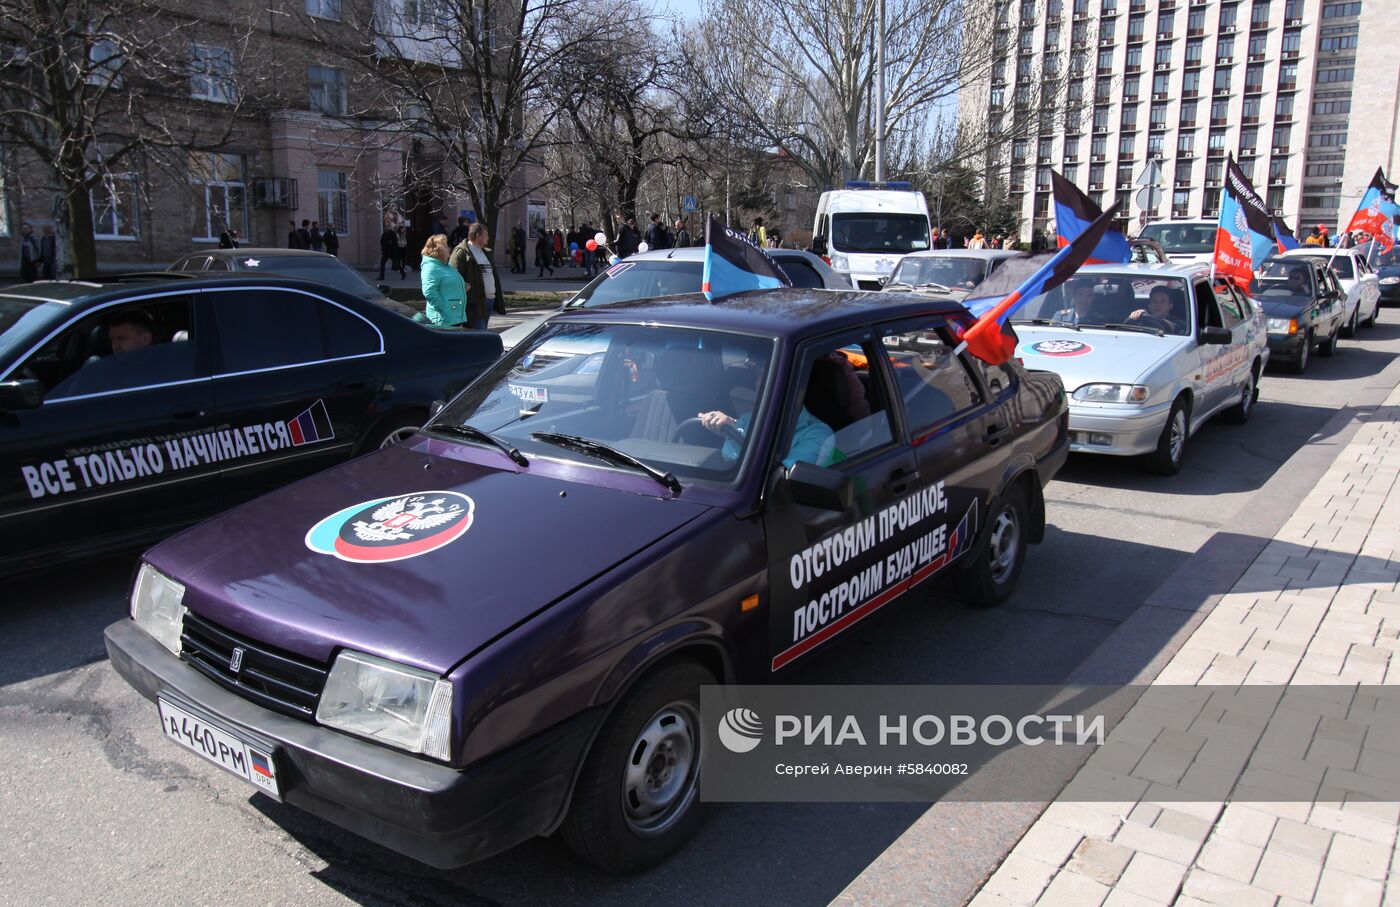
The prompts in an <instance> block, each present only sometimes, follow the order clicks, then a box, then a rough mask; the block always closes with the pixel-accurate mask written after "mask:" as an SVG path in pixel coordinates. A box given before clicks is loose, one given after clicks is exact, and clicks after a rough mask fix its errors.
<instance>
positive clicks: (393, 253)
mask: <svg viewBox="0 0 1400 907" xmlns="http://www.w3.org/2000/svg"><path fill="white" fill-rule="evenodd" d="M398 257H399V239H398V236H397V235H395V233H394V225H393V224H391V223H390V222H389V221H387V220H386V221H385V222H384V232H383V233H381V234H379V279H380V280H383V279H384V265H385V264H391V265H393V264H395V263H396V261H397V259H398ZM396 270H397V269H396ZM399 277H403V272H400V273H399Z"/></svg>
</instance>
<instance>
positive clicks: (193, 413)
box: [170, 409, 204, 419]
mask: <svg viewBox="0 0 1400 907" xmlns="http://www.w3.org/2000/svg"><path fill="white" fill-rule="evenodd" d="M202 415H204V410H202V409H172V410H171V411H170V418H172V419H198V418H199V417H200V416H202Z"/></svg>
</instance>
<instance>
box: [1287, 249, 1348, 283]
mask: <svg viewBox="0 0 1400 907" xmlns="http://www.w3.org/2000/svg"><path fill="white" fill-rule="evenodd" d="M1294 257H1296V258H1303V259H1306V260H1308V261H1321V262H1326V263H1328V264H1330V265H1331V266H1332V273H1333V274H1336V275H1337V276H1338V277H1340V278H1341V279H1342V280H1351V279H1352V278H1353V277H1355V276H1356V274H1355V272H1354V271H1353V270H1352V267H1351V256H1350V255H1337V256H1332V255H1297V256H1294Z"/></svg>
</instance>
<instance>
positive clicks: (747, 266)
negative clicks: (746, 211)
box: [700, 214, 792, 302]
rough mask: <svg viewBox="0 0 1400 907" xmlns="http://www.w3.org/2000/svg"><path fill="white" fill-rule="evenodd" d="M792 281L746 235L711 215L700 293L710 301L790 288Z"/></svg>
mask: <svg viewBox="0 0 1400 907" xmlns="http://www.w3.org/2000/svg"><path fill="white" fill-rule="evenodd" d="M790 286H792V280H791V279H790V278H789V277H788V276H787V274H785V273H784V272H783V269H782V268H781V267H779V265H778V263H777V262H776V261H774V260H773V259H772V258H770V257H769V256H768V253H766V252H764V251H763V250H762V249H760V248H759V247H758V246H756V245H754V244H753V243H752V242H750V241H749V238H748V237H747V236H745V235H744V234H742V233H740V232H738V231H736V230H731V229H729V228H728V227H726V226H725V225H724V224H723V223H721V222H720V219H719V218H718V217H716V216H715V215H713V214H711V215H710V220H709V223H708V224H706V226H705V265H704V269H703V270H702V272H701V275H700V291H701V292H702V293H704V294H705V298H706V299H708V300H709V301H710V302H714V301H715V300H718V299H723V298H724V297H725V296H729V295H732V294H734V293H743V292H745V291H748V290H774V289H777V288H778V287H790Z"/></svg>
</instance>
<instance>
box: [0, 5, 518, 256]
mask: <svg viewBox="0 0 1400 907" xmlns="http://www.w3.org/2000/svg"><path fill="white" fill-rule="evenodd" d="M369 4H374V5H375V8H376V10H378V13H379V14H380V15H393V16H396V17H398V19H399V20H401V21H404V22H407V23H409V24H410V25H411V24H412V23H413V21H414V19H413V17H414V16H415V15H418V14H419V12H418V11H419V10H427V9H429V7H428V6H426V5H425V4H422V3H418V2H416V0H293V2H291V3H287V4H280V3H279V4H269V3H266V2H263V0H228V2H227V3H225V4H223V5H219V6H215V7H196V6H195V5H194V4H190V3H188V2H185V0H176V2H172V3H170V4H168V6H167V7H166V9H167V10H168V16H169V20H170V22H171V34H172V35H174V34H178V35H179V36H180V37H179V38H178V42H180V43H179V46H176V47H172V49H171V53H172V54H181V55H185V56H187V59H188V65H189V71H188V75H187V82H185V83H182V84H180V85H179V86H177V88H176V91H175V92H171V94H178V95H179V97H178V98H177V99H176V100H177V101H178V103H179V104H180V105H181V107H182V111H183V115H185V116H188V117H190V118H191V121H192V123H193V124H194V125H195V126H204V127H206V128H204V129H203V130H202V131H203V132H204V133H206V134H210V133H218V132H220V131H221V130H224V131H227V133H228V138H227V140H226V141H225V142H223V143H222V144H221V145H220V146H219V147H218V150H217V151H212V152H211V151H199V152H195V151H191V152H189V153H188V154H187V155H186V156H185V157H186V159H185V160H184V161H179V162H177V163H175V164H174V165H172V164H171V162H170V161H168V160H167V161H162V162H160V163H159V164H157V163H156V162H155V161H153V160H151V159H149V158H148V157H145V156H141V157H137V158H135V159H134V160H133V161H132V162H131V163H129V164H127V165H123V167H122V169H121V170H120V171H119V172H115V173H112V174H110V176H108V177H106V178H104V179H103V181H102V183H101V184H100V185H99V186H98V187H96V188H95V189H93V191H92V193H91V200H92V207H93V216H94V220H95V222H96V239H97V247H98V263H99V270H100V271H103V272H111V271H121V270H130V269H132V268H144V267H152V266H157V267H158V266H163V265H165V264H166V263H168V262H170V261H172V260H174V259H175V258H177V257H179V256H181V255H184V254H186V253H188V252H190V251H193V250H196V249H199V248H201V247H210V246H215V245H217V244H218V241H219V235H220V234H221V233H222V232H223V231H224V230H225V229H228V228H233V229H236V230H237V231H238V232H239V234H240V235H241V245H243V246H245V247H252V246H273V247H285V246H286V245H287V232H288V222H289V221H295V222H297V223H300V222H301V221H302V220H303V219H305V220H312V221H317V222H319V223H320V224H321V225H322V226H323V227H324V226H331V227H332V228H334V230H335V231H336V233H337V234H338V236H339V240H340V249H339V256H340V257H341V258H342V259H343V260H345V261H347V262H349V263H351V264H355V265H362V266H369V265H376V264H377V263H378V261H379V238H380V234H381V232H382V229H383V222H384V219H385V218H386V217H389V218H392V219H394V220H396V221H400V222H403V223H405V224H406V225H407V227H408V236H409V245H410V252H411V253H412V254H415V255H416V252H417V249H418V248H419V247H420V246H421V243H422V240H423V239H424V238H425V237H426V236H427V234H428V232H429V229H430V227H431V226H432V225H433V224H435V223H437V222H439V221H440V222H443V223H445V224H447V225H449V227H450V226H451V225H453V224H455V223H456V219H457V217H458V216H459V215H468V214H471V208H472V204H471V202H470V201H469V200H468V199H467V198H466V197H465V196H464V195H462V194H461V193H460V192H456V191H454V190H452V189H451V188H450V187H451V186H452V185H454V184H456V185H460V181H459V180H453V179H450V178H449V177H448V176H446V174H447V173H449V172H450V169H449V168H450V165H449V164H448V163H447V162H445V161H444V159H443V155H442V153H441V151H440V150H437V149H435V147H434V145H433V143H432V142H431V141H425V140H424V139H422V138H418V137H415V136H414V135H413V134H412V133H411V132H410V131H408V130H404V131H402V132H400V133H398V134H390V133H388V132H386V131H385V130H384V129H383V125H384V122H383V121H384V119H385V118H386V117H390V116H393V115H395V114H396V113H401V112H402V108H395V107H391V106H386V105H379V104H377V103H376V100H375V98H376V91H377V90H378V87H377V86H376V85H375V84H374V80H373V79H372V78H370V77H368V75H367V73H366V70H365V68H364V67H359V66H355V65H354V64H353V61H351V60H349V59H347V55H346V48H355V47H358V46H359V45H360V44H361V43H363V41H364V34H363V32H362V31H361V26H360V25H359V24H357V23H362V22H363V21H364V20H363V18H362V17H358V16H355V15H354V12H355V10H357V9H360V8H362V7H364V8H367V7H368V5H369ZM186 38H190V40H189V41H188V42H185V39H186ZM381 40H382V39H381ZM433 62H434V63H436V62H441V61H438V60H434V61H433ZM236 101H239V102H241V103H235V102H236ZM99 150H100V149H99ZM522 178H523V177H522ZM525 210H526V202H525V200H524V199H522V200H521V201H519V202H518V203H516V204H514V205H511V206H510V207H509V208H508V209H507V210H506V211H505V212H503V214H502V216H501V223H500V224H499V225H498V229H497V230H495V231H493V233H496V234H501V235H504V231H505V229H508V227H509V226H512V225H514V224H515V223H516V222H523V221H524V220H525ZM62 215H63V207H62V202H61V193H60V191H59V187H58V186H56V185H54V184H53V181H52V177H51V175H50V173H49V171H48V170H47V168H46V166H45V164H44V162H43V161H40V160H36V159H35V157H34V155H33V154H32V153H30V152H29V151H28V150H26V149H24V148H22V147H18V146H15V147H9V146H6V147H0V283H2V282H4V277H5V276H6V275H10V276H13V275H15V274H17V273H18V258H19V237H20V233H21V225H22V224H24V223H30V224H32V225H33V226H34V228H35V232H36V234H37V233H39V232H40V231H41V229H42V227H43V226H44V225H45V224H55V223H57V221H58V220H59V219H60V218H61V217H62Z"/></svg>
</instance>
